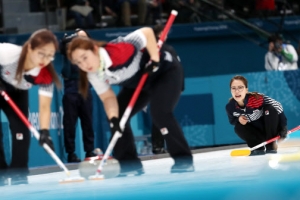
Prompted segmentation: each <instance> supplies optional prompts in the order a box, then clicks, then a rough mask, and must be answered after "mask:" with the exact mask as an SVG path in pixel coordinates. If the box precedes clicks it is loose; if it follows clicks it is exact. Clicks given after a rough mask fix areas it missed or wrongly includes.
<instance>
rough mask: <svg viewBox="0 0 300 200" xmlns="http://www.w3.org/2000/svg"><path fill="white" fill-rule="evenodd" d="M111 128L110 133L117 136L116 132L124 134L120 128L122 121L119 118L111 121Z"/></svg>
mask: <svg viewBox="0 0 300 200" xmlns="http://www.w3.org/2000/svg"><path fill="white" fill-rule="evenodd" d="M109 126H110V131H111V133H112V135H113V134H115V132H117V131H118V132H120V133H122V132H123V131H122V130H121V127H120V120H119V118H117V117H113V118H111V119H110V120H109Z"/></svg>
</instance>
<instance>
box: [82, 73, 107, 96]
mask: <svg viewBox="0 0 300 200" xmlns="http://www.w3.org/2000/svg"><path fill="white" fill-rule="evenodd" d="M87 76H88V80H89V82H90V83H91V85H92V86H93V88H94V90H95V91H96V93H97V94H98V95H101V94H103V93H104V92H106V91H107V90H108V89H109V88H110V85H109V84H108V83H106V82H104V81H101V79H100V78H99V77H98V76H97V74H96V73H88V75H87Z"/></svg>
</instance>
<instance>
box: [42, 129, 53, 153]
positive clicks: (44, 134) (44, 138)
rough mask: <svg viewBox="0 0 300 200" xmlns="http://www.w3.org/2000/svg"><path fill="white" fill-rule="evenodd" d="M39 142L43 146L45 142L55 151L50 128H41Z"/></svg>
mask: <svg viewBox="0 0 300 200" xmlns="http://www.w3.org/2000/svg"><path fill="white" fill-rule="evenodd" d="M39 143H40V145H41V146H43V144H44V143H46V144H47V145H48V146H49V147H50V148H51V149H52V150H53V151H54V145H53V142H52V139H51V137H50V134H49V130H48V129H42V130H40V140H39Z"/></svg>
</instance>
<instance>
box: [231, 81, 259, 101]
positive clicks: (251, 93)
mask: <svg viewBox="0 0 300 200" xmlns="http://www.w3.org/2000/svg"><path fill="white" fill-rule="evenodd" d="M234 80H239V81H242V82H243V83H244V85H245V88H248V80H247V79H246V78H245V77H244V76H241V75H236V76H234V77H232V79H231V80H230V83H229V87H230V88H231V84H232V82H233V81H234ZM247 94H250V95H253V96H254V97H255V98H256V99H258V98H259V96H260V95H259V93H258V92H247ZM232 99H233V98H232V97H231V98H230V99H229V101H230V100H232Z"/></svg>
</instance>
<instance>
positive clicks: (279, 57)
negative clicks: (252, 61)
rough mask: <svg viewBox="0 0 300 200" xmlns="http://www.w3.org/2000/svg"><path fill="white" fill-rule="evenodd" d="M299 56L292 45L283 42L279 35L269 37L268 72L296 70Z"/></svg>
mask: <svg viewBox="0 0 300 200" xmlns="http://www.w3.org/2000/svg"><path fill="white" fill-rule="evenodd" d="M297 62H298V55H297V52H296V49H295V48H294V47H293V46H292V45H291V44H286V43H284V42H283V40H282V38H281V37H280V36H279V35H272V36H270V37H269V51H268V52H267V54H266V56H265V68H266V70H268V71H270V70H280V71H282V70H296V69H298V64H297Z"/></svg>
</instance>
